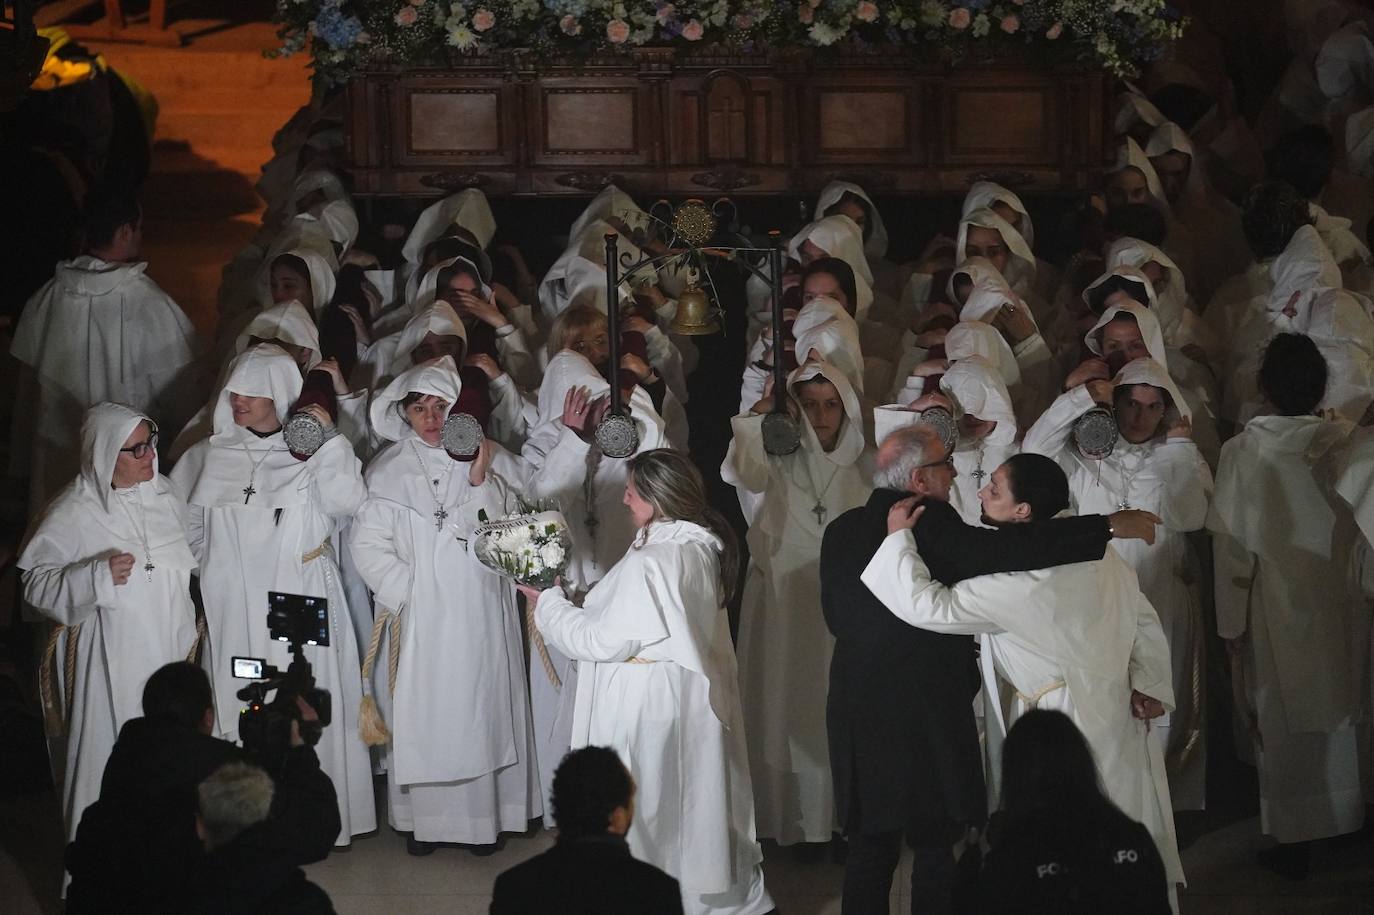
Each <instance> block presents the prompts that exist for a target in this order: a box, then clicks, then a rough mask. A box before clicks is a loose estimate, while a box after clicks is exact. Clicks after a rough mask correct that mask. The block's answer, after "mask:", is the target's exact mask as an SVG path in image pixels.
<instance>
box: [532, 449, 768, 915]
mask: <svg viewBox="0 0 1374 915" xmlns="http://www.w3.org/2000/svg"><path fill="white" fill-rule="evenodd" d="M628 465H629V478H628V480H627V482H626V485H625V505H626V506H627V507H628V509H629V512H630V515H631V516H632V517H633V519H634V522H635V525H636V527H638V528H639V533H638V535H637V536H636V537H635V540H634V542H633V543H632V544H631V546H630V548H629V550H628V551H627V552H626V553H625V556H624V558H623V559H621V560H620V562H618V563H616V565H615V567H614V568H612V569H611V570H610V571H609V572H608V573H606V577H605V578H602V579H601V581H599V582H598V583H597V584H596V585H595V586H594V587H593V588H592V589H591V591H589V592H588V593H587V596H586V598H585V600H584V601H583V606H581V607H579V606H577V605H576V604H574V603H573V602H572V600H570V599H569V598H568V597H567V596H566V595H565V594H564V592H563V589H562V587H559V586H555V587H553V588H550V589H549V590H547V591H543V592H539V591H536V590H534V589H532V588H521V591H522V592H523V593H524V594H525V596H526V597H527V598H528V599H529V600H531V601H533V602H534V622H535V625H536V626H537V627H538V629H539V631H540V632H541V633H543V635H544V638H545V639H546V640H547V641H548V643H549V645H550V646H552V647H556V648H557V649H558V650H559V651H561V652H562V653H563V654H565V655H566V656H568V657H570V658H573V659H575V660H578V661H580V662H581V663H580V664H579V670H578V677H577V700H576V703H575V705H574V711H573V728H572V746H573V748H574V749H575V748H577V747H583V746H590V745H599V746H608V747H610V748H612V749H613V750H615V751H616V752H617V753H618V754H619V755H620V758H621V759H622V760H624V762H625V764H626V766H627V767H628V768H629V770H630V773H631V774H632V775H634V776H635V778H636V781H637V782H638V784H639V794H638V798H637V803H636V805H635V810H634V819H633V824H632V827H631V829H630V831H629V836H628V838H629V842H630V850H631V851H632V852H633V853H634V856H635V857H636V858H638V859H640V860H641V861H648V862H649V863H650V864H653V865H656V866H657V867H660V868H662V869H663V870H665V871H667V872H668V873H669V874H670V875H672V876H674V877H676V878H677V879H678V881H679V882H680V884H681V887H682V903H683V908H684V910H685V911H687V912H689V913H706V912H730V913H736V915H756V913H762V912H768V911H770V910H772V908H773V902H772V900H771V899H770V898H769V896H768V891H767V890H766V889H765V888H764V885H763V871H762V869H761V867H760V863H761V862H762V860H763V854H762V852H761V851H760V849H759V844H758V842H757V841H756V840H755V838H754V795H753V790H752V787H751V785H750V782H749V762H748V756H747V750H746V743H745V736H744V725H743V717H742V714H741V711H740V702H739V688H738V685H737V683H738V675H737V673H736V669H735V652H734V648H733V646H732V645H731V643H730V622H729V619H728V618H727V616H726V611H725V602H726V600H727V599H728V598H729V596H730V591H731V590H733V587H734V582H735V570H736V564H737V562H738V553H737V547H736V544H735V538H734V534H733V533H732V532H731V530H730V527H729V525H727V524H726V523H725V520H724V519H723V518H721V517H720V515H718V514H717V513H716V512H715V511H714V510H713V509H711V508H710V507H709V506H708V505H707V501H706V486H705V484H704V483H703V482H702V479H701V473H700V472H699V471H698V470H697V468H696V466H695V465H694V464H693V463H692V461H691V459H690V458H689V457H687V455H685V454H683V453H681V452H678V451H671V450H668V449H662V448H660V449H656V450H653V451H646V452H643V453H641V454H638V455H636V456H635V457H633V458H631V459H630V460H629V462H628Z"/></svg>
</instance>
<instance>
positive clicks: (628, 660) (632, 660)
mask: <svg viewBox="0 0 1374 915" xmlns="http://www.w3.org/2000/svg"><path fill="white" fill-rule="evenodd" d="M621 663H622V664H657V663H658V662H657V661H650V660H649V659H648V658H641V657H639V656H638V655H636V656H635V657H633V658H626V659H625V660H624V661H622V662H621Z"/></svg>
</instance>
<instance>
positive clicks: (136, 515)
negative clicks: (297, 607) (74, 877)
mask: <svg viewBox="0 0 1374 915" xmlns="http://www.w3.org/2000/svg"><path fill="white" fill-rule="evenodd" d="M155 430H156V426H154V425H153V424H152V421H151V420H149V419H148V417H147V416H145V415H143V414H141V413H138V412H136V411H134V410H131V409H129V408H128V407H126V406H124V405H123V404H115V403H101V404H96V405H95V406H94V407H91V408H90V409H89V410H87V411H86V418H85V421H84V422H83V423H82V425H81V473H80V475H79V476H78V477H77V478H76V479H75V480H73V481H72V482H71V483H69V484H68V485H67V486H66V487H65V488H64V489H62V491H61V492H60V493H58V495H57V496H56V497H55V498H54V499H53V500H52V502H50V503H49V504H48V506H47V508H46V509H45V510H44V512H43V514H42V515H40V516H39V517H38V518H37V519H36V520H35V523H34V525H33V527H32V532H31V533H30V534H29V536H28V539H27V542H26V543H25V544H24V547H23V551H22V552H21V553H20V556H19V562H18V565H19V568H20V569H22V570H23V587H24V600H25V601H26V602H28V604H29V605H30V606H32V607H34V608H35V609H36V610H38V612H39V613H41V614H42V615H43V616H44V617H45V618H47V619H49V620H51V621H53V622H54V623H56V624H57V625H58V626H59V627H62V628H61V629H60V630H59V631H60V632H61V636H60V638H58V639H57V641H56V642H55V643H54V644H53V648H52V650H54V651H55V652H56V655H55V658H56V661H57V663H56V664H55V665H54V667H55V669H56V671H57V672H58V673H59V674H60V677H59V682H60V687H59V693H58V695H59V696H63V697H67V698H69V699H70V705H69V706H66V707H65V708H63V709H62V712H63V713H64V717H65V723H66V734H67V742H66V752H65V764H64V763H63V760H62V759H61V758H60V757H58V758H55V759H54V763H55V768H57V769H58V770H59V771H60V772H61V774H62V781H61V793H62V818H63V820H64V821H65V822H66V826H67V838H68V840H70V839H72V838H73V837H74V836H75V834H76V827H77V824H78V823H79V822H80V820H81V814H82V812H83V811H84V810H85V809H86V807H87V806H88V805H89V804H90V803H91V802H93V801H94V800H96V798H98V797H99V796H100V782H101V777H102V776H103V774H104V771H105V762H106V761H107V760H108V759H109V756H110V750H111V749H112V748H113V747H114V743H115V738H116V737H118V736H119V729H120V728H121V727H123V726H124V723H125V722H126V721H128V720H129V719H131V718H137V717H139V716H140V715H142V714H143V708H142V694H143V684H144V682H145V681H146V680H147V679H148V677H149V675H150V674H152V672H153V671H155V670H157V669H158V668H159V667H161V666H162V665H164V664H168V663H171V662H172V661H184V660H186V658H187V656H188V654H190V653H191V652H192V651H193V650H194V648H195V644H196V608H195V606H194V605H193V604H192V603H191V590H190V580H191V573H192V572H193V571H194V570H195V568H196V561H195V558H194V557H193V556H192V555H191V549H190V547H189V546H188V545H187V542H186V524H185V521H186V518H185V515H186V503H185V502H183V501H182V499H181V497H180V496H179V495H178V494H177V492H176V490H175V489H174V488H173V487H172V485H171V484H170V483H169V482H168V480H167V479H166V478H165V477H163V476H160V475H159V474H158V466H157V433H156V431H155ZM146 446H151V447H146ZM140 450H142V451H143V453H142V454H139V455H138V457H135V456H134V455H135V453H137V452H138V451H140ZM73 655H74V660H75V664H74V666H73V667H72V670H73V671H74V673H75V677H74V678H73V681H72V682H66V681H65V675H66V668H67V665H66V664H64V663H63V659H65V658H69V657H70V656H73ZM236 711H237V710H236ZM58 736H59V735H57V734H50V735H49V737H50V738H56V737H58Z"/></svg>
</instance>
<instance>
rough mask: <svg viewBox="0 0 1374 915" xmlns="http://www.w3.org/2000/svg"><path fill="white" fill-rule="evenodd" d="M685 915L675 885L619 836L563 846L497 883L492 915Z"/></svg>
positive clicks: (567, 841) (572, 841) (566, 842)
mask: <svg viewBox="0 0 1374 915" xmlns="http://www.w3.org/2000/svg"><path fill="white" fill-rule="evenodd" d="M542 912H550V913H552V912H557V913H559V915H649V913H652V915H681V913H682V896H681V893H680V891H679V889H678V884H677V881H676V880H674V879H673V878H672V877H669V876H668V875H667V874H665V873H663V871H661V870H659V869H658V868H656V867H654V866H653V865H652V864H646V863H645V862H643V861H638V860H636V859H635V858H633V857H631V855H630V848H629V846H628V845H626V844H625V841H624V840H623V839H621V838H619V837H618V836H613V835H610V834H606V835H603V836H588V837H585V838H581V839H565V840H560V841H559V842H558V844H556V845H555V846H554V847H553V848H551V849H549V850H548V851H546V852H544V853H543V854H542V855H539V856H537V857H534V858H531V859H530V860H528V861H526V862H524V863H523V864H517V865H516V866H515V867H512V868H511V869H510V870H508V871H506V872H505V873H503V874H501V875H500V876H499V877H497V878H496V886H495V888H494V889H493V891H492V896H491V915H539V913H542Z"/></svg>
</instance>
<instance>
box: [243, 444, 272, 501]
mask: <svg viewBox="0 0 1374 915" xmlns="http://www.w3.org/2000/svg"><path fill="white" fill-rule="evenodd" d="M241 444H243V453H244V454H246V455H248V461H249V463H250V464H252V465H253V468H252V469H251V470H250V471H249V472H248V485H247V486H245V487H243V489H241V490H239V491H240V492H242V493H243V504H244V505H247V504H248V500H249V499H251V498H253V496H254V495H255V494H256V493H257V490H256V489H254V488H253V481H254V480H255V479H257V477H258V468H259V467H261V466H262V462H263V461H265V460H267V458H268V456H269V455H271V453H272V450H273V449H271V448H268V449H267V450H266V451H264V452H263V453H262V457H260V458H258V459H257V460H256V461H255V460H253V452H251V451H249V450H248V444H247V442H243V443H241Z"/></svg>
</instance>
